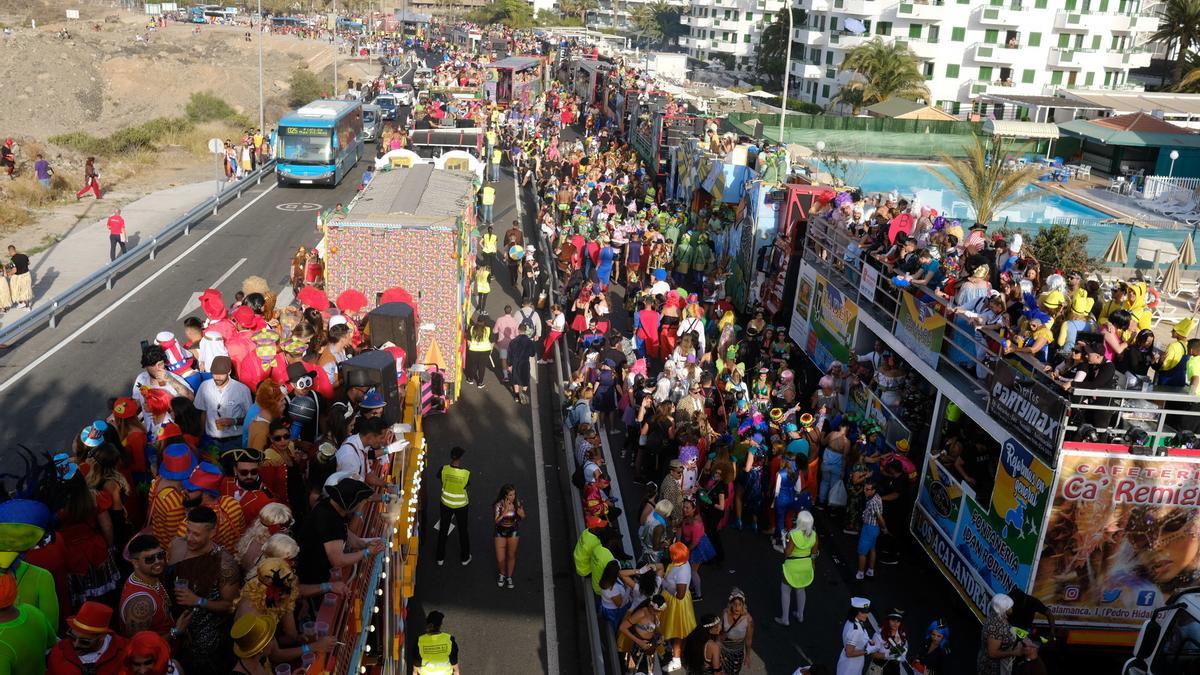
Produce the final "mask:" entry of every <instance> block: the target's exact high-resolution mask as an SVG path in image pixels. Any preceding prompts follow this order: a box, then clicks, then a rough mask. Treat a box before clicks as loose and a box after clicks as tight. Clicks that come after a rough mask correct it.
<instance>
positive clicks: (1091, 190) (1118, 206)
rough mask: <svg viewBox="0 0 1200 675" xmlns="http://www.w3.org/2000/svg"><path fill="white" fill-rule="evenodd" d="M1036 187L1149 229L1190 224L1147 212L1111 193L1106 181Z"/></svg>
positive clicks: (1080, 181) (1130, 199)
mask: <svg viewBox="0 0 1200 675" xmlns="http://www.w3.org/2000/svg"><path fill="white" fill-rule="evenodd" d="M1034 185H1037V186H1038V187H1040V188H1042V189H1043V190H1046V191H1049V192H1054V193H1057V194H1060V195H1062V196H1064V197H1067V198H1069V199H1073V200H1075V201H1077V202H1080V203H1081V204H1086V205H1087V206H1090V207H1092V208H1093V209H1096V210H1097V211H1103V212H1104V213H1107V214H1109V215H1110V216H1112V217H1114V218H1122V219H1128V220H1134V221H1138V222H1141V223H1145V224H1146V225H1149V226H1150V227H1161V228H1167V229H1180V228H1185V227H1189V226H1188V224H1187V223H1184V222H1180V221H1177V220H1172V219H1171V218H1168V217H1167V216H1164V215H1162V214H1160V213H1154V212H1153V211H1147V210H1146V209H1143V208H1142V207H1140V206H1138V205H1137V204H1136V203H1134V201H1133V198H1132V197H1130V196H1128V195H1118V194H1116V193H1113V192H1109V191H1108V183H1107V182H1106V181H1103V180H1096V179H1093V180H1090V181H1089V180H1073V181H1071V182H1070V183H1068V184H1067V185H1066V186H1063V185H1062V184H1060V183H1041V182H1036V183H1034Z"/></svg>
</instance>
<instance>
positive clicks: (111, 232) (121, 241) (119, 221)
mask: <svg viewBox="0 0 1200 675" xmlns="http://www.w3.org/2000/svg"><path fill="white" fill-rule="evenodd" d="M126 240H127V236H126V234H125V218H123V217H122V216H121V209H120V208H117V209H116V210H114V211H113V214H112V215H111V216H109V217H108V259H109V261H113V260H116V259H117V247H118V246H119V247H120V248H121V255H125V243H126Z"/></svg>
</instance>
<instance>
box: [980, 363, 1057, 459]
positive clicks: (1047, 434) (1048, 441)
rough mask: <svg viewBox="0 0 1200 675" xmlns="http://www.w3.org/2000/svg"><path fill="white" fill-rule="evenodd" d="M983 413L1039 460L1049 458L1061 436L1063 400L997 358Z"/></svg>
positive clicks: (1043, 385)
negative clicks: (1014, 434) (1037, 455)
mask: <svg viewBox="0 0 1200 675" xmlns="http://www.w3.org/2000/svg"><path fill="white" fill-rule="evenodd" d="M987 412H988V414H989V415H991V416H992V417H993V418H994V419H995V420H996V421H997V422H999V423H1000V425H1001V426H1003V427H1004V428H1005V429H1008V430H1010V431H1012V432H1014V433H1018V434H1020V435H1021V438H1022V440H1024V441H1025V442H1026V443H1028V444H1029V447H1030V449H1032V450H1034V451H1035V452H1037V453H1038V454H1040V455H1041V456H1042V457H1053V456H1054V451H1055V448H1056V446H1057V445H1058V439H1059V437H1060V436H1061V435H1062V431H1063V429H1062V420H1063V418H1064V417H1065V415H1066V412H1067V399H1065V398H1063V397H1062V396H1059V395H1058V393H1057V392H1055V391H1054V390H1052V389H1051V388H1050V387H1049V386H1047V385H1046V384H1043V383H1042V382H1039V381H1037V380H1035V379H1033V378H1031V377H1028V376H1026V375H1024V374H1022V373H1021V372H1020V371H1018V370H1017V369H1016V367H1014V366H1013V365H1012V364H1011V363H1009V362H1008V361H1007V360H1005V359H998V360H997V361H996V365H995V366H994V367H993V369H992V376H991V378H990V379H989V380H988V404H987Z"/></svg>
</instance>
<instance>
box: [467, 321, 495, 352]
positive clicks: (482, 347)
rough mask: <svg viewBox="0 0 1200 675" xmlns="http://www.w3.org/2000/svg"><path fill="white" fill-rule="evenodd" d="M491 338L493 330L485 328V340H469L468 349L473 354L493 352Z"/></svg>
mask: <svg viewBox="0 0 1200 675" xmlns="http://www.w3.org/2000/svg"><path fill="white" fill-rule="evenodd" d="M491 337H492V329H491V328H488V327H487V326H484V328H483V339H480V340H473V339H471V338H467V349H469V350H470V351H473V352H490V351H492V341H491V339H490V338H491Z"/></svg>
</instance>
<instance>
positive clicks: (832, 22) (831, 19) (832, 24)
mask: <svg viewBox="0 0 1200 675" xmlns="http://www.w3.org/2000/svg"><path fill="white" fill-rule="evenodd" d="M837 20H838V18H837V17H836V16H831V17H829V30H831V31H836V30H837V29H838V27H837Z"/></svg>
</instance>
